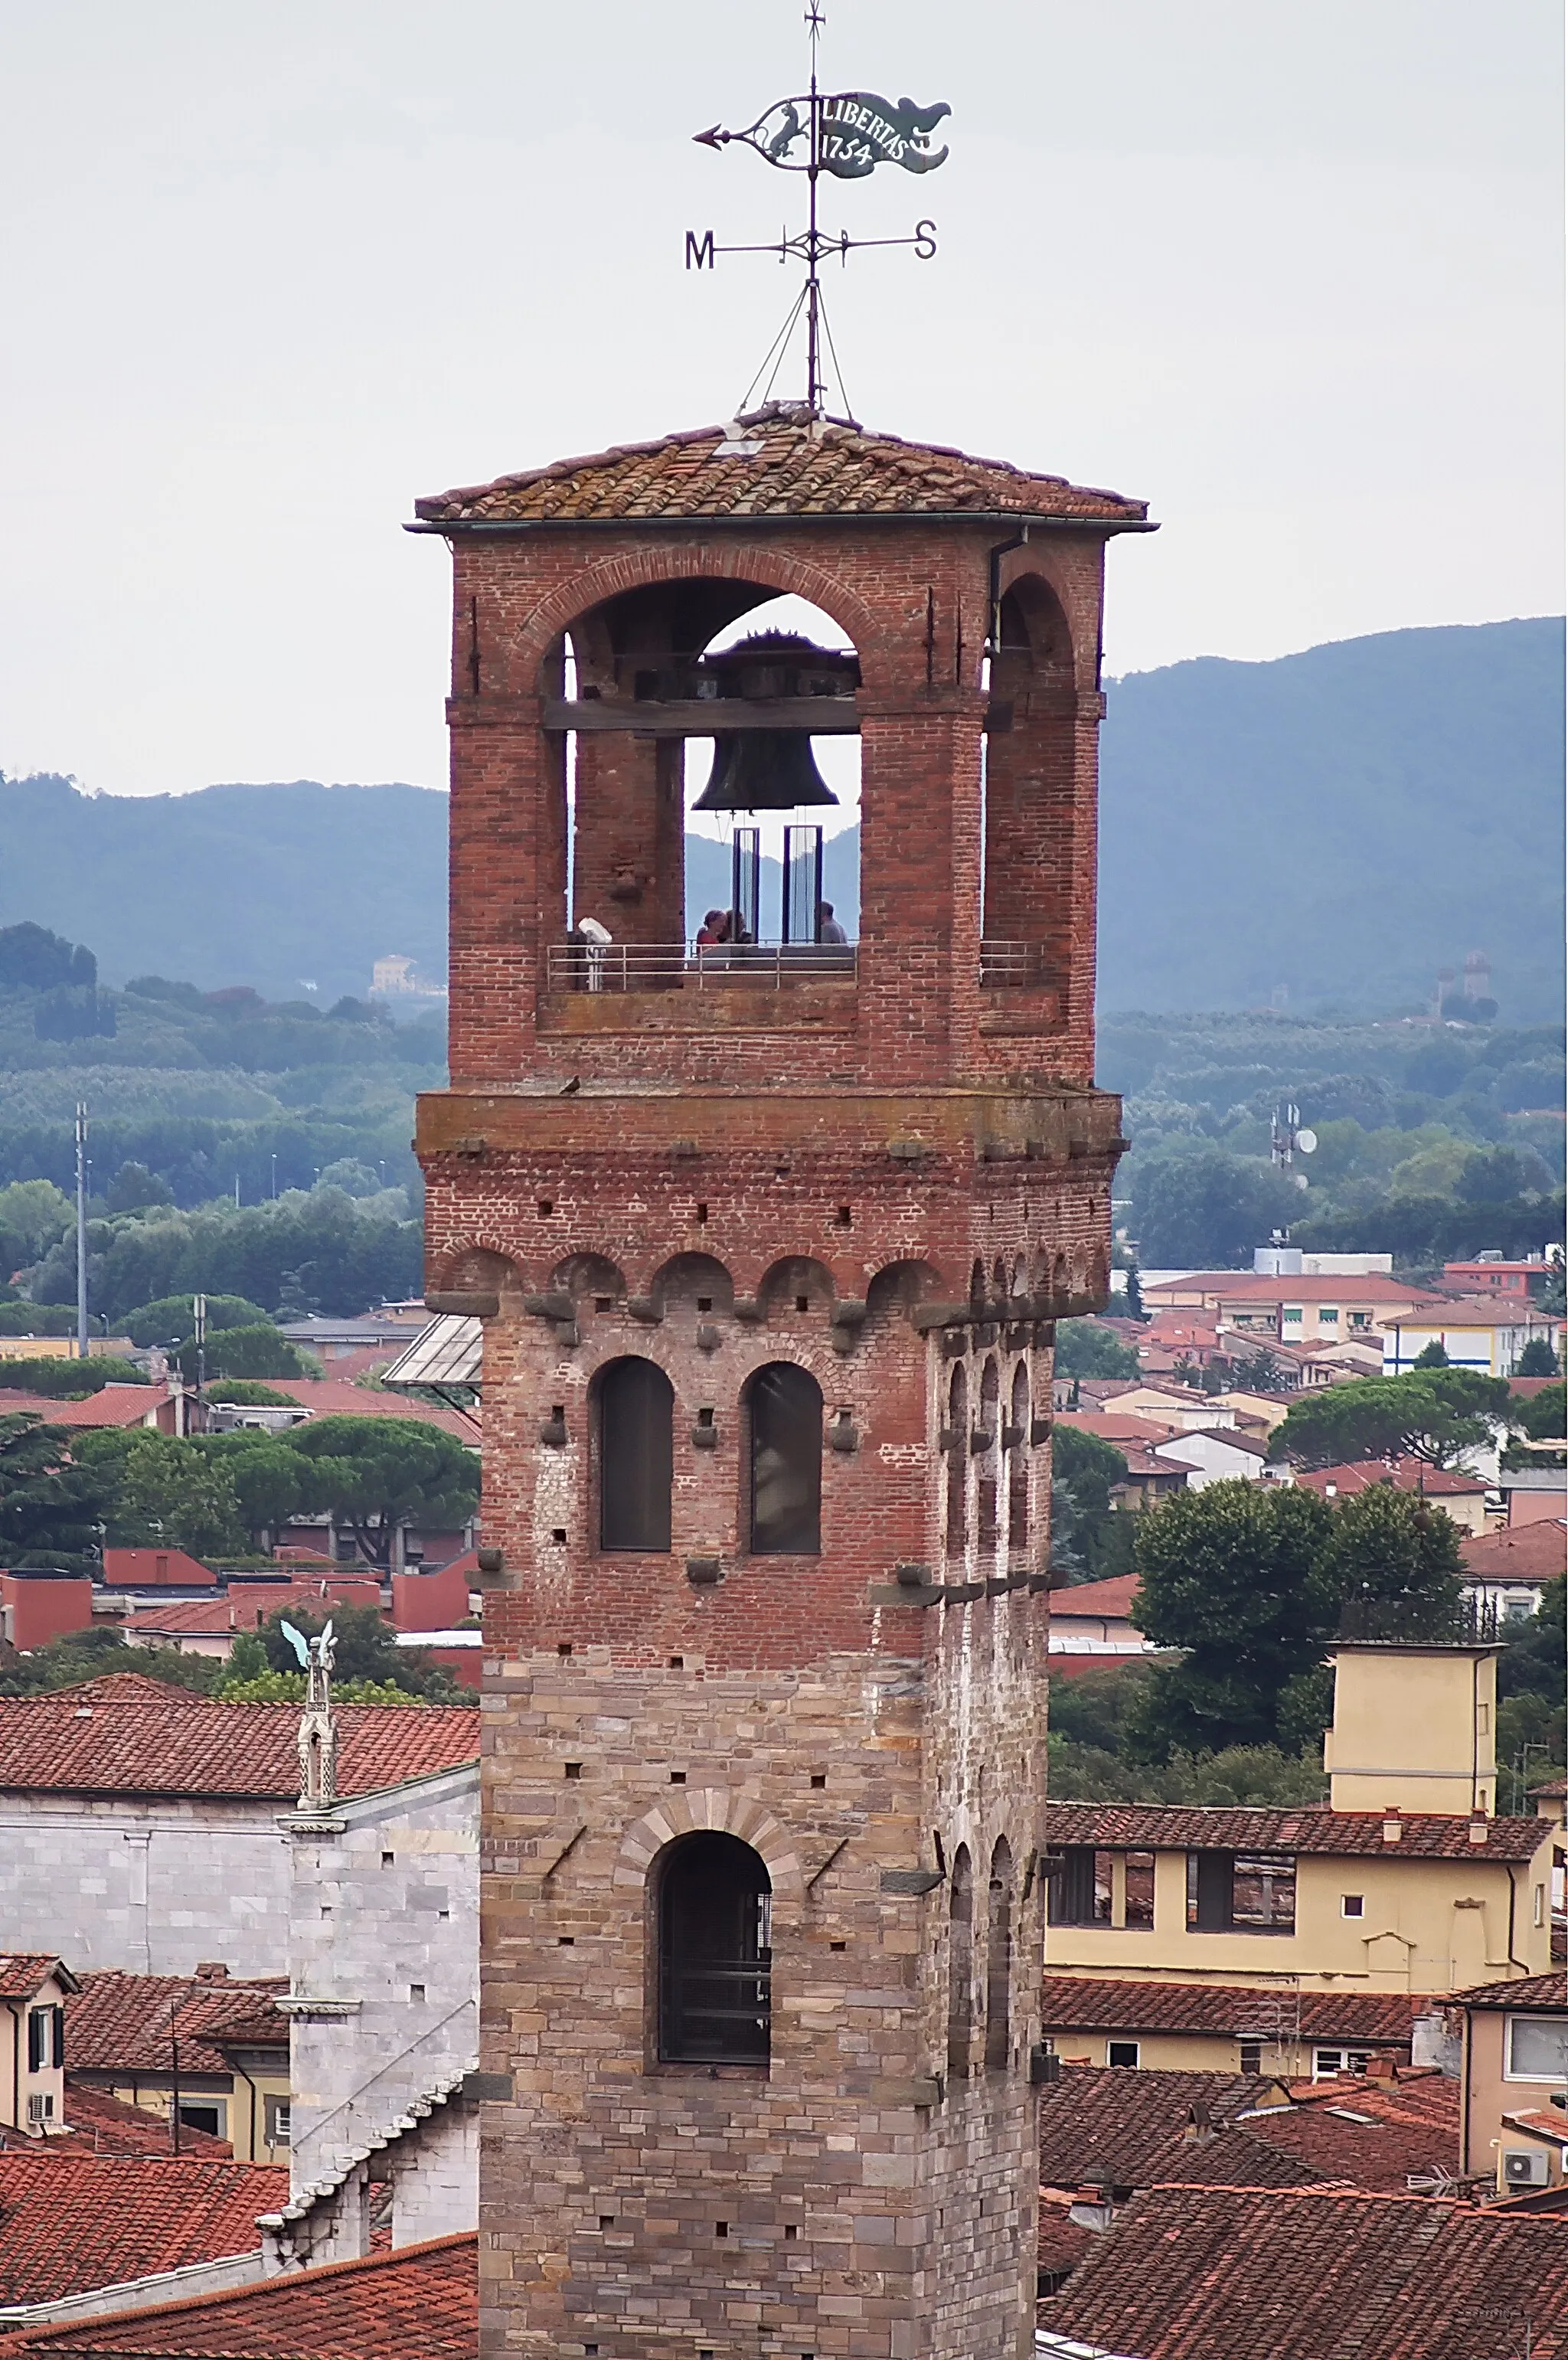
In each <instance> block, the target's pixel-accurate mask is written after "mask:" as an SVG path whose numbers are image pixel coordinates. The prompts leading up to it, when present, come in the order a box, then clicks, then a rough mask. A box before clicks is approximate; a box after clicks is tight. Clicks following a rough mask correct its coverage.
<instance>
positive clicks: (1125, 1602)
mask: <svg viewBox="0 0 1568 2360" xmlns="http://www.w3.org/2000/svg"><path fill="white" fill-rule="evenodd" d="M1166 1471H1168V1470H1165V1469H1163V1468H1162V1469H1161V1472H1162V1473H1163V1472H1166ZM1137 1594H1138V1575H1137V1574H1136V1573H1118V1574H1115V1575H1113V1576H1112V1578H1111V1579H1110V1580H1109V1581H1077V1582H1065V1583H1063V1584H1062V1587H1061V1588H1060V1589H1059V1588H1058V1587H1057V1586H1056V1585H1055V1583H1052V1585H1051V1613H1052V1614H1053V1615H1056V1614H1089V1615H1096V1616H1106V1615H1109V1616H1113V1617H1116V1618H1119V1619H1121V1620H1122V1621H1125V1620H1126V1618H1127V1615H1128V1614H1129V1613H1130V1612H1131V1611H1132V1601H1133V1600H1134V1598H1135V1597H1136V1596H1137Z"/></svg>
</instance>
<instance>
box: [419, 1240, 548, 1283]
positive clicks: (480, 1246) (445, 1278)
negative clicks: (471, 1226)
mask: <svg viewBox="0 0 1568 2360" xmlns="http://www.w3.org/2000/svg"><path fill="white" fill-rule="evenodd" d="M476 1261H478V1262H481V1263H482V1265H483V1266H482V1267H481V1268H480V1269H479V1270H477V1271H475V1270H474V1269H473V1268H472V1267H470V1265H472V1264H473V1263H474V1262H476ZM495 1264H499V1265H500V1267H499V1268H498V1269H497V1268H493V1267H490V1265H495ZM486 1280H493V1281H494V1283H495V1284H497V1285H498V1286H500V1285H511V1286H526V1285H527V1284H528V1273H527V1271H526V1270H525V1269H524V1267H523V1265H522V1263H521V1262H519V1261H518V1260H517V1254H516V1252H515V1251H514V1250H513V1249H512V1248H511V1247H509V1246H506V1245H504V1244H503V1243H502V1242H501V1240H499V1239H498V1238H494V1237H490V1236H487V1235H485V1234H484V1233H481V1234H480V1235H478V1236H476V1237H468V1238H461V1239H459V1240H457V1241H456V1242H455V1243H452V1244H449V1245H444V1246H440V1247H432V1248H431V1249H430V1252H429V1254H428V1257H427V1260H426V1263H425V1284H426V1287H427V1288H428V1289H429V1291H430V1293H431V1294H433V1295H443V1294H452V1293H462V1292H463V1291H464V1283H465V1282H466V1283H467V1284H468V1285H469V1286H474V1287H482V1286H483V1285H484V1284H485V1281H486Z"/></svg>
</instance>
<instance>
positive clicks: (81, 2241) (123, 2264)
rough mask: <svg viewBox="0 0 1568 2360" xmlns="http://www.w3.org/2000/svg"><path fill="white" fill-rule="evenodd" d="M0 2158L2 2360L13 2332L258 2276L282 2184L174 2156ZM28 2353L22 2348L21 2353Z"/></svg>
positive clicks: (257, 2173)
mask: <svg viewBox="0 0 1568 2360" xmlns="http://www.w3.org/2000/svg"><path fill="white" fill-rule="evenodd" d="M51 2146H52V2143H51V2142H41V2143H40V2144H39V2145H38V2146H37V2147H31V2148H27V2149H21V2150H18V2149H16V2148H9V2149H7V2150H6V2151H5V2153H4V2154H0V2353H5V2351H6V2350H7V2349H8V2348H9V2344H10V2337H9V2335H8V2334H7V2331H8V2330H12V2331H15V2330H18V2329H28V2328H32V2327H41V2326H47V2325H50V2324H53V2323H55V2322H62V2321H81V2320H82V2319H86V2318H91V2317H93V2315H94V2314H95V2313H98V2312H102V2311H139V2310H140V2309H141V2308H142V2306H144V2305H147V2304H157V2303H160V2302H165V2301H167V2300H169V2297H170V2296H171V2295H194V2294H211V2293H215V2292H217V2291H219V2290H220V2289H226V2288H229V2287H234V2286H243V2285H245V2284H247V2283H249V2282H251V2281H253V2280H255V2279H257V2278H260V2277H261V2276H262V2253H261V2237H260V2233H259V2232H258V2230H257V2228H256V2215H257V2214H258V2213H259V2212H264V2211H265V2210H266V2209H267V2205H268V2204H269V2203H273V2202H277V2200H278V2195H279V2193H280V2191H282V2189H284V2188H285V2187H286V2186H287V2185H288V2175H287V2173H285V2172H283V2171H281V2170H278V2169H268V2168H267V2167H265V2166H260V2165H256V2164H248V2163H224V2162H218V2161H213V2160H211V2159H209V2158H202V2160H201V2161H200V2162H191V2161H187V2160H185V2159H184V2158H180V2157H173V2156H158V2157H148V2156H117V2155H116V2156H110V2155H82V2154H59V2155H57V2154H55V2153H53V2152H52V2151H51ZM24 2348H25V2347H24Z"/></svg>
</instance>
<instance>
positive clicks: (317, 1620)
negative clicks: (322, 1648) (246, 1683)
mask: <svg viewBox="0 0 1568 2360" xmlns="http://www.w3.org/2000/svg"><path fill="white" fill-rule="evenodd" d="M329 1621H330V1622H331V1623H332V1635H333V1639H334V1642H335V1648H334V1660H333V1668H332V1688H333V1693H334V1694H335V1695H340V1696H341V1695H343V1693H344V1691H345V1689H346V1688H347V1687H349V1686H351V1685H352V1684H353V1683H354V1682H356V1681H361V1680H363V1681H367V1682H369V1683H371V1684H372V1685H373V1686H375V1687H377V1688H400V1689H401V1690H402V1691H403V1692H404V1693H405V1694H406V1695H408V1696H412V1697H422V1698H423V1699H425V1700H426V1702H427V1703H431V1704H449V1703H462V1702H464V1701H465V1700H466V1699H465V1698H464V1696H463V1691H462V1690H461V1689H460V1688H459V1687H458V1685H457V1683H456V1681H455V1680H454V1679H453V1678H452V1674H451V1673H450V1672H449V1671H448V1670H447V1668H446V1666H445V1665H444V1664H438V1663H436V1662H434V1661H433V1660H432V1659H431V1657H430V1654H429V1652H428V1650H427V1649H425V1648H423V1647H399V1646H398V1644H397V1633H396V1632H395V1631H394V1630H393V1629H392V1626H391V1625H390V1623H388V1622H383V1621H382V1619H381V1616H380V1614H379V1613H378V1612H377V1611H376V1608H375V1607H374V1606H328V1607H315V1608H311V1609H309V1610H306V1609H303V1608H301V1609H299V1610H298V1611H297V1610H296V1609H295V1608H293V1607H289V1608H280V1609H279V1610H278V1612H277V1613H276V1614H272V1615H269V1616H268V1617H267V1621H266V1622H264V1623H263V1625H262V1627H261V1629H260V1630H259V1631H258V1632H257V1633H256V1637H257V1638H258V1639H259V1640H260V1642H261V1646H262V1651H263V1654H264V1655H265V1657H266V1664H265V1667H264V1668H265V1669H266V1670H267V1671H268V1672H271V1673H275V1674H276V1673H282V1674H285V1675H291V1676H292V1677H295V1678H297V1679H298V1678H300V1677H302V1676H301V1674H300V1671H299V1658H298V1656H297V1655H295V1653H294V1650H293V1648H292V1647H291V1646H290V1645H289V1642H288V1640H287V1639H286V1638H285V1637H284V1635H283V1628H282V1626H283V1624H284V1623H285V1622H291V1623H292V1624H293V1625H294V1628H295V1629H296V1630H297V1631H302V1632H304V1633H305V1634H306V1636H307V1637H308V1638H313V1637H314V1636H315V1634H316V1633H318V1632H320V1631H322V1630H324V1629H325V1628H326V1625H327V1622H329ZM230 1665H231V1669H233V1670H234V1671H235V1672H236V1673H237V1674H238V1676H239V1677H242V1678H252V1677H256V1669H255V1658H254V1656H253V1655H252V1654H251V1653H250V1651H249V1650H248V1649H246V1650H245V1651H244V1652H243V1653H242V1651H241V1648H240V1644H239V1641H238V1640H236V1641H235V1643H234V1655H233V1656H232V1657H231V1658H230Z"/></svg>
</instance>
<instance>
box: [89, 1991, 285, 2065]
mask: <svg viewBox="0 0 1568 2360" xmlns="http://www.w3.org/2000/svg"><path fill="white" fill-rule="evenodd" d="M288 1985H289V1979H288V1977H287V1976H286V1975H281V1976H274V1977H270V1978H267V1979H266V1980H258V1981H257V1982H256V1983H229V1982H227V1981H224V1982H222V1983H213V1982H209V1981H205V1980H202V1979H201V1978H198V1977H196V1976H192V1975H127V1974H122V1973H121V1972H120V1971H119V1970H118V1969H117V1968H113V1967H111V1968H105V1969H104V1970H103V1972H100V1973H96V1974H87V1975H83V1976H82V1987H81V1989H80V1990H79V1991H77V1992H75V1993H73V1994H72V1995H71V1998H70V1999H68V2000H67V2002H66V2006H65V2054H66V2060H67V2062H68V2063H69V2065H70V2067H71V2070H72V2071H73V2072H78V2073H108V2072H115V2073H124V2072H138V2071H140V2072H147V2073H167V2072H168V2071H169V2069H170V2064H171V2061H172V2060H171V2054H170V2045H169V2044H170V2041H171V2039H172V2040H173V2041H174V2042H175V2043H176V2044H177V2045H178V2048H179V2052H180V2068H181V2070H183V2071H185V2072H188V2073H224V2072H227V2071H228V2070H229V2067H228V2062H227V2060H226V2059H225V2057H224V2055H223V2047H222V2044H223V2043H224V2042H235V2041H242V2042H244V2044H245V2046H246V2047H247V2048H267V2047H270V2048H279V2049H287V2048H288V2046H289V2022H288V2018H287V2017H286V2016H280V2015H279V2014H278V2006H277V2003H276V1999H275V1997H274V1994H276V1993H277V1992H279V1991H286V1990H287V1989H288Z"/></svg>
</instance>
